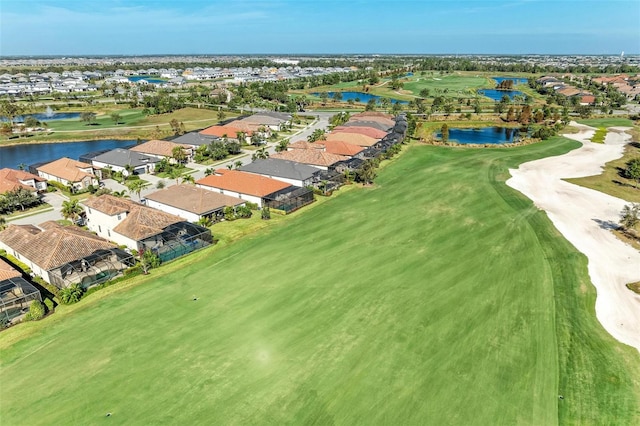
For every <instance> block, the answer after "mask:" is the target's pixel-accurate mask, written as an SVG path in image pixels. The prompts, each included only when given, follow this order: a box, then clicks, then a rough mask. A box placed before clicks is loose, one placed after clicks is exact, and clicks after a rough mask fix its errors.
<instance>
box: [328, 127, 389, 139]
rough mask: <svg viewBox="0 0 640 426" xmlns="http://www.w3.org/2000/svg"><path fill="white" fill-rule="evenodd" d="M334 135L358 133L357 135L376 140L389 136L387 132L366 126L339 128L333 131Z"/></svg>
mask: <svg viewBox="0 0 640 426" xmlns="http://www.w3.org/2000/svg"><path fill="white" fill-rule="evenodd" d="M333 133H357V134H360V135H365V136H369V137H371V138H375V139H382V138H384V137H385V136H387V132H385V131H384V130H380V129H376V128H374V127H364V126H352V127H343V126H338V127H336V128H334V129H333Z"/></svg>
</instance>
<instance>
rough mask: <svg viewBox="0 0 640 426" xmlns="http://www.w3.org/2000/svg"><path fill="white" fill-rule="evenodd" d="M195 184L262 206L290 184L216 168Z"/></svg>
mask: <svg viewBox="0 0 640 426" xmlns="http://www.w3.org/2000/svg"><path fill="white" fill-rule="evenodd" d="M196 186H197V187H199V188H204V189H207V190H209V191H218V192H219V193H221V194H225V195H229V196H232V197H237V198H240V199H242V200H246V201H248V202H251V203H254V204H257V205H258V207H262V206H263V204H264V203H265V200H266V199H269V198H271V197H272V196H274V194H276V193H278V192H279V191H282V190H286V189H289V188H290V187H291V186H292V185H291V184H289V183H286V182H283V181H281V180H277V179H271V178H267V177H264V176H260V175H256V174H253V173H247V172H243V171H239V170H227V169H218V170H216V171H215V174H213V175H210V176H205V177H204V178H202V179H200V180H198V181H197V182H196Z"/></svg>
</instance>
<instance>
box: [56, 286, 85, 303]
mask: <svg viewBox="0 0 640 426" xmlns="http://www.w3.org/2000/svg"><path fill="white" fill-rule="evenodd" d="M83 293H84V290H83V288H82V287H80V284H73V285H71V286H69V287H67V288H63V289H62V290H60V301H61V302H62V303H64V304H65V305H71V304H73V303H77V302H79V301H80V299H82V295H83Z"/></svg>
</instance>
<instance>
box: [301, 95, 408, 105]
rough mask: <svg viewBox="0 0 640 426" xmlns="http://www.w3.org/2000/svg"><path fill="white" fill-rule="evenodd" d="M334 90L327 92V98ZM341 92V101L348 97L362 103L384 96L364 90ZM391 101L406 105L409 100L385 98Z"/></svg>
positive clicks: (331, 97)
mask: <svg viewBox="0 0 640 426" xmlns="http://www.w3.org/2000/svg"><path fill="white" fill-rule="evenodd" d="M334 93H335V92H327V94H328V95H329V99H333V94H334ZM340 93H342V101H344V102H346V101H348V100H350V99H353V100H354V101H356V102H360V103H363V104H366V103H367V102H369V99H375V100H376V102H377V103H380V100H381V99H382V98H383V97H384V96H378V95H372V94H369V93H364V92H340ZM312 95H314V96H320V93H319V92H314V93H312ZM387 99H389V100H390V101H391V103H394V104H395V103H399V104H403V105H406V104H408V103H409V102H407V101H399V100H397V99H392V98H387Z"/></svg>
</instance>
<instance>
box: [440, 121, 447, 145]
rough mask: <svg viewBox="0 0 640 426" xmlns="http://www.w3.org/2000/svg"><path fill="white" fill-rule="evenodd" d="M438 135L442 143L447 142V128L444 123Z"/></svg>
mask: <svg viewBox="0 0 640 426" xmlns="http://www.w3.org/2000/svg"><path fill="white" fill-rule="evenodd" d="M440 133H441V134H442V136H441V140H442V142H444V143H447V142H449V126H447V123H444V124H443V125H442V127H441V128H440Z"/></svg>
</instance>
